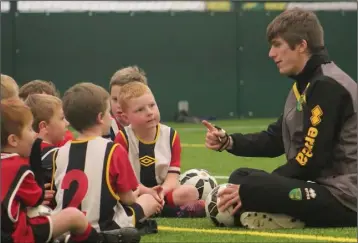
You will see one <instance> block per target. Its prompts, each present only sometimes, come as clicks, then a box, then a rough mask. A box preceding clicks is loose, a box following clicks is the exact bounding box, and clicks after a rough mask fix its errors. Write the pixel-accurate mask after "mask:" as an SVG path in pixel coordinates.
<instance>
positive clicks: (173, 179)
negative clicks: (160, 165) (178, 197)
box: [162, 131, 181, 195]
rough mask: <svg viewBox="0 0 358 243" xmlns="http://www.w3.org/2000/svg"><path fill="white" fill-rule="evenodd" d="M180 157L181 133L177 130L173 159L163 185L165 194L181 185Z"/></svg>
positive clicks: (173, 143) (174, 138)
mask: <svg viewBox="0 0 358 243" xmlns="http://www.w3.org/2000/svg"><path fill="white" fill-rule="evenodd" d="M180 159H181V144H180V138H179V134H178V133H177V132H176V131H175V132H174V136H173V141H172V160H171V161H170V166H169V169H168V174H167V177H166V178H165V181H164V183H163V184H162V187H163V194H164V195H166V194H167V193H168V192H170V191H172V190H174V189H175V188H177V187H178V186H179V175H180Z"/></svg>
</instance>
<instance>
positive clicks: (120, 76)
mask: <svg viewBox="0 0 358 243" xmlns="http://www.w3.org/2000/svg"><path fill="white" fill-rule="evenodd" d="M130 82H141V83H143V84H146V85H148V82H147V77H146V76H145V72H144V71H143V70H142V69H140V68H139V67H137V66H129V67H125V68H122V69H119V70H118V71H117V72H115V73H114V74H113V76H112V78H111V81H110V83H109V91H111V89H112V87H113V86H114V85H118V86H123V85H125V84H128V83H130Z"/></svg>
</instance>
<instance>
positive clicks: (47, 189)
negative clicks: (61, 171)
mask: <svg viewBox="0 0 358 243" xmlns="http://www.w3.org/2000/svg"><path fill="white" fill-rule="evenodd" d="M50 188H51V184H50V183H47V184H45V195H44V200H43V202H42V205H49V204H50V203H51V201H52V199H53V197H54V196H55V191H54V190H50Z"/></svg>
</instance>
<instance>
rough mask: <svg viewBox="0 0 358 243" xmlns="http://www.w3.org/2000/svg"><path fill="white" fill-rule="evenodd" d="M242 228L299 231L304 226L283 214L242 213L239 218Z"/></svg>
mask: <svg viewBox="0 0 358 243" xmlns="http://www.w3.org/2000/svg"><path fill="white" fill-rule="evenodd" d="M240 221H241V224H242V226H244V227H246V228H248V229H258V230H265V229H299V228H303V227H304V226H305V224H304V223H303V222H302V221H300V220H298V219H295V218H293V217H290V216H288V215H285V214H273V213H259V212H243V213H242V214H241V216H240Z"/></svg>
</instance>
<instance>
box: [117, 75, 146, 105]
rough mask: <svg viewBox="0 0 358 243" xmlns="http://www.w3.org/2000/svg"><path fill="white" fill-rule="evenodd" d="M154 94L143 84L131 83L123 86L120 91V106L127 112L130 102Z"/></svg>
mask: <svg viewBox="0 0 358 243" xmlns="http://www.w3.org/2000/svg"><path fill="white" fill-rule="evenodd" d="M147 93H152V91H151V90H150V88H149V87H148V86H147V85H145V84H144V83H141V82H131V83H127V84H125V85H123V86H122V87H121V90H120V91H119V105H120V106H121V108H122V109H123V110H124V111H125V110H126V109H127V108H128V101H129V100H131V99H133V98H138V97H141V96H142V95H144V94H147Z"/></svg>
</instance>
